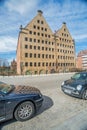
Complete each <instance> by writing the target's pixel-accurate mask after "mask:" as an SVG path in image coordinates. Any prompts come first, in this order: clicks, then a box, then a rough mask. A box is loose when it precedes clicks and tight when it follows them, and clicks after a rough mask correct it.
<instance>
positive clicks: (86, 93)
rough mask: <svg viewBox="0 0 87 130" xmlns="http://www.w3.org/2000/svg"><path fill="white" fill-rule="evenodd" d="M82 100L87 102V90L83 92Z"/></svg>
mask: <svg viewBox="0 0 87 130" xmlns="http://www.w3.org/2000/svg"><path fill="white" fill-rule="evenodd" d="M82 99H84V100H87V89H85V90H84V91H83V94H82Z"/></svg>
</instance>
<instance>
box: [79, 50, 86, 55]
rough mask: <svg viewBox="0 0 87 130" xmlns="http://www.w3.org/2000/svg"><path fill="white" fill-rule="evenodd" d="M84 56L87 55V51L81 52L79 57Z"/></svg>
mask: <svg viewBox="0 0 87 130" xmlns="http://www.w3.org/2000/svg"><path fill="white" fill-rule="evenodd" d="M83 55H87V50H82V51H80V52H79V53H78V55H77V56H78V57H80V56H83Z"/></svg>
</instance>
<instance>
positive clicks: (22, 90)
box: [13, 86, 41, 94]
mask: <svg viewBox="0 0 87 130" xmlns="http://www.w3.org/2000/svg"><path fill="white" fill-rule="evenodd" d="M13 93H14V94H40V93H41V92H40V90H39V89H37V88H35V87H30V86H15V89H14V90H13Z"/></svg>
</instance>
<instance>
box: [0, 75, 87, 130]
mask: <svg viewBox="0 0 87 130" xmlns="http://www.w3.org/2000/svg"><path fill="white" fill-rule="evenodd" d="M71 75H72V74H55V75H47V76H46V75H42V76H26V77H25V76H24V77H21V76H20V77H0V80H1V81H4V82H7V83H11V84H15V85H16V84H17V85H18V84H22V85H23V84H24V85H30V86H35V87H38V88H39V89H40V90H41V92H42V93H43V95H44V102H43V105H42V107H41V109H40V110H39V111H38V112H37V114H36V115H35V116H34V117H33V118H32V119H30V120H28V121H26V122H19V121H15V120H14V119H12V120H10V121H7V122H4V123H1V125H0V130H87V101H86V100H82V99H78V98H74V97H71V96H68V95H66V94H64V93H63V92H62V91H61V87H60V85H61V83H62V82H63V81H64V80H65V79H68V78H70V76H71Z"/></svg>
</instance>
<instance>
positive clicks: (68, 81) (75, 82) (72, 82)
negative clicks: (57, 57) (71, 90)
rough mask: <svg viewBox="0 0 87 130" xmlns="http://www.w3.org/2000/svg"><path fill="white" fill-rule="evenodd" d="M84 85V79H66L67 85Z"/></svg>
mask: <svg viewBox="0 0 87 130" xmlns="http://www.w3.org/2000/svg"><path fill="white" fill-rule="evenodd" d="M79 84H80V85H83V84H85V81H84V80H74V79H69V80H66V81H65V85H70V86H76V85H79Z"/></svg>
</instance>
